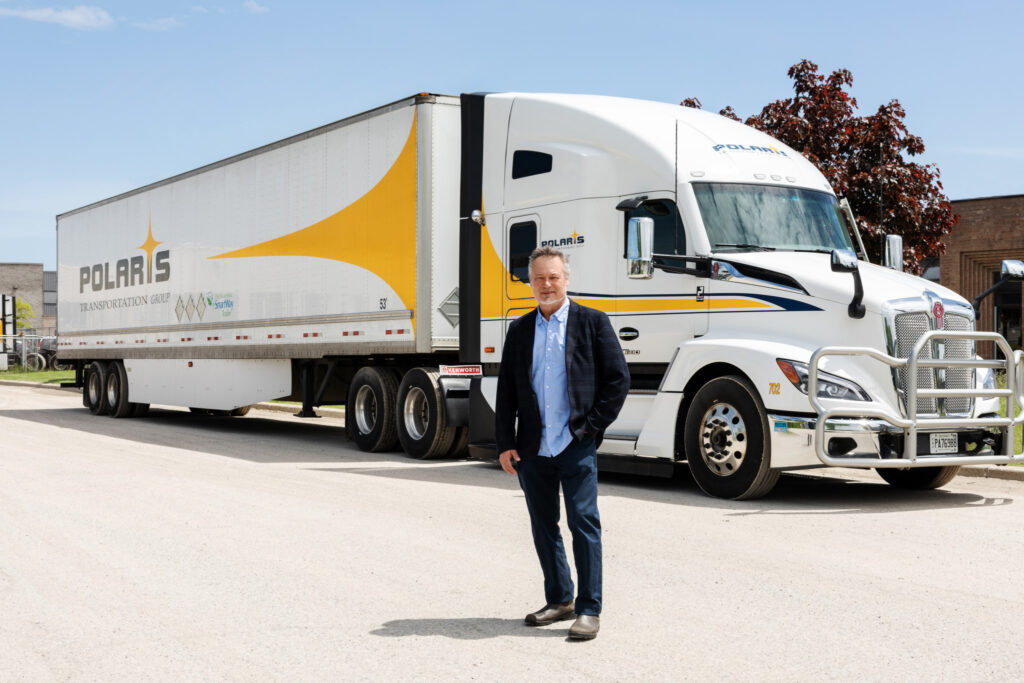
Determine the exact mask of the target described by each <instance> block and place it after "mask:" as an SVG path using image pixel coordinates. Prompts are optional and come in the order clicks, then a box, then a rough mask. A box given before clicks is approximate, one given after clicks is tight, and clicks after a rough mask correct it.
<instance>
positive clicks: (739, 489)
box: [463, 94, 1021, 498]
mask: <svg viewBox="0 0 1024 683" xmlns="http://www.w3.org/2000/svg"><path fill="white" fill-rule="evenodd" d="M481 97H482V98H483V106H482V107H481V109H482V125H481V126H480V129H482V145H481V150H480V154H481V156H482V158H481V162H482V163H481V164H480V168H481V178H480V181H481V182H480V184H481V193H480V196H481V197H482V205H481V206H478V207H474V208H477V209H479V213H478V214H476V221H477V225H478V226H479V227H476V228H473V227H471V228H470V230H473V229H476V230H479V253H480V254H481V256H480V281H479V283H480V284H479V289H480V294H479V296H480V301H479V306H480V309H479V310H480V331H479V335H480V341H479V361H480V362H482V363H483V364H484V367H485V375H486V376H485V377H484V378H482V379H481V380H479V392H480V396H482V397H484V398H486V399H487V400H488V403H489V404H490V405H493V399H494V393H495V391H496V377H495V376H494V375H495V374H496V367H497V364H498V363H499V362H500V354H501V347H502V341H503V338H504V334H505V330H506V329H507V326H508V323H509V322H510V321H511V320H513V319H514V318H516V317H518V316H520V315H522V314H523V313H525V312H526V311H528V310H530V308H532V306H533V305H534V304H533V300H532V298H531V296H530V290H529V287H528V286H527V284H526V282H525V280H526V271H525V266H526V260H525V259H526V257H527V256H528V254H529V253H530V251H531V250H532V249H533V248H535V247H537V246H541V245H547V244H550V245H552V246H555V247H557V248H559V249H562V250H563V251H564V252H565V253H566V254H567V255H568V258H569V262H570V266H571V278H570V284H569V295H570V297H572V298H573V299H575V300H576V301H578V302H579V303H581V304H584V305H587V306H592V307H594V308H598V309H600V310H603V311H605V312H606V313H607V314H608V315H609V317H610V318H611V320H612V324H613V326H614V328H615V329H616V330H617V331H618V334H619V339H620V342H621V344H622V348H623V352H624V353H625V354H626V359H627V361H628V363H629V366H630V370H631V373H632V378H633V387H632V390H631V392H630V395H629V397H628V399H627V402H626V405H625V407H624V408H623V410H622V413H621V415H620V416H619V418H618V419H617V420H616V421H615V422H614V423H613V424H612V425H611V427H610V428H609V429H608V431H607V434H606V437H605V440H604V442H603V443H602V444H601V446H600V448H599V456H600V459H601V464H602V467H604V468H606V469H613V470H614V469H619V470H632V469H640V470H646V471H652V472H657V471H659V470H662V467H661V466H663V465H665V464H671V463H673V462H676V461H680V460H686V461H687V462H688V464H689V468H690V470H691V471H692V473H693V477H694V479H695V480H696V481H697V483H698V484H699V485H700V487H701V488H702V489H703V490H704V491H705V492H707V493H708V494H710V495H713V496H720V497H726V498H749V497H756V496H759V495H764V494H765V493H767V492H768V491H769V490H770V489H771V488H772V486H773V485H774V484H775V482H776V480H777V478H778V476H779V473H780V472H782V471H785V470H795V469H801V468H808V467H820V466H823V465H829V466H835V465H842V466H850V467H861V468H877V469H878V471H879V473H880V474H881V475H882V477H883V478H884V479H886V480H887V481H889V482H890V483H893V484H896V485H902V486H909V487H919V488H930V487H935V486H940V485H942V484H944V483H946V482H947V481H949V480H950V479H951V478H952V477H953V476H955V474H956V471H957V468H958V467H959V466H960V465H962V464H965V463H1008V462H1013V461H1016V460H1019V459H1020V457H1021V455H1020V454H1015V453H1014V452H1013V449H1012V444H1013V430H1014V429H1015V426H1016V424H1017V421H1016V420H1015V419H1014V418H1013V415H1014V414H1015V413H1016V409H1013V410H1011V411H1010V414H1011V417H1010V418H1002V417H998V416H991V415H989V416H987V417H984V418H982V417H978V416H976V405H977V404H976V398H978V397H980V396H988V397H989V398H992V397H995V396H1001V397H1003V398H1006V399H1007V400H1008V401H1009V402H1010V403H1011V404H1012V403H1013V401H1012V400H1011V399H1015V398H1017V391H1018V387H1019V386H1020V382H1019V381H1016V380H1017V372H1018V371H1019V369H1020V366H1021V363H1020V352H1017V353H1016V354H1014V352H1012V350H1010V348H1009V346H1008V345H1007V344H1006V342H1005V340H1002V338H1000V337H999V336H998V335H995V334H993V333H978V332H976V331H975V329H974V327H975V317H974V312H973V310H972V308H971V306H970V304H969V303H968V302H967V301H965V300H964V299H963V298H962V297H961V296H959V295H958V294H957V293H955V292H953V291H951V290H949V289H946V288H944V287H941V286H939V285H936V284H933V283H931V282H928V281H926V280H923V279H921V278H918V277H914V276H911V275H908V274H905V273H903V272H900V271H899V270H896V269H893V268H886V267H882V266H880V265H875V264H871V263H868V262H867V261H866V260H858V257H857V256H856V253H857V252H858V251H859V252H861V258H862V259H863V247H862V246H861V245H860V244H859V236H858V237H857V242H858V244H857V245H855V244H854V240H853V239H852V238H851V230H849V229H848V222H849V221H850V220H852V215H850V219H847V218H846V215H848V214H849V212H848V211H846V212H844V211H843V208H842V207H841V206H840V203H839V201H838V200H837V198H836V196H835V194H834V193H833V191H832V189H831V188H830V187H829V184H828V183H827V181H826V180H825V178H824V176H822V174H821V173H820V172H819V171H818V170H817V169H816V168H815V167H814V166H813V165H812V164H811V163H810V162H808V161H807V160H806V159H804V158H803V157H802V156H801V155H800V154H799V153H798V152H796V151H794V150H792V149H790V148H789V147H786V146H785V145H783V144H781V143H780V142H778V141H777V140H774V139H772V138H771V137H769V136H767V135H765V134H764V133H761V132H759V131H757V130H755V129H753V128H750V127H747V126H744V125H742V124H739V123H737V122H734V121H731V120H729V119H726V118H724V117H721V116H717V115H714V114H710V113H707V112H703V111H698V110H693V109H687V108H684V107H680V106H675V105H668V104H660V103H653V102H643V101H637V100H625V99H618V98H610V97H590V96H574V95H524V94H501V95H487V96H481ZM464 116H465V113H464ZM464 122H465V118H464ZM463 140H464V144H465V141H466V137H465V129H464V138H463ZM463 154H464V157H463V159H464V167H463V174H464V175H463V178H464V185H463V188H464V192H465V187H466V185H465V174H466V165H465V158H466V157H465V154H466V150H465V148H464V151H463ZM465 199H466V197H465V195H464V204H463V206H464V207H468V206H470V204H466V203H465ZM463 215H467V214H465V213H464V214H463ZM853 227H854V230H855V226H853ZM854 234H856V233H855V232H854ZM466 235H467V233H466V232H465V231H464V232H463V239H464V242H465V241H466ZM474 246H475V245H474ZM900 270H901V268H900ZM465 291H466V288H464V289H463V292H465ZM978 340H992V341H995V343H996V345H997V346H998V347H999V348H1000V350H1001V351H1002V353H1003V357H1004V360H1001V361H985V360H980V359H978V358H977V357H976V354H975V342H976V341H978ZM470 360H475V359H470ZM997 367H998V368H1003V369H1004V370H1005V371H1006V377H1007V387H1006V388H1005V389H997V388H995V387H991V386H990V387H988V388H986V387H978V386H976V370H977V369H978V368H997ZM1020 403H1021V401H1020V400H1019V399H1018V400H1017V404H1018V405H1019V404H1020ZM474 435H475V436H476V437H477V438H474ZM481 436H483V437H484V438H480V437H481ZM474 442H476V443H481V442H486V433H483V434H481V432H479V431H478V430H473V429H472V428H471V443H474ZM663 471H664V470H663Z"/></svg>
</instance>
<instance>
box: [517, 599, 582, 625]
mask: <svg viewBox="0 0 1024 683" xmlns="http://www.w3.org/2000/svg"><path fill="white" fill-rule="evenodd" d="M575 610H576V603H573V602H570V603H567V604H565V605H560V604H558V603H557V602H553V603H551V604H550V605H544V606H543V607H541V608H540V609H539V610H537V611H536V612H532V613H530V614H527V615H526V619H524V620H523V621H525V622H526V625H527V626H547V625H548V624H553V623H555V622H556V621H565V620H566V619H572V615H573V614H574V613H575Z"/></svg>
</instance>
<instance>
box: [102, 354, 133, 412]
mask: <svg viewBox="0 0 1024 683" xmlns="http://www.w3.org/2000/svg"><path fill="white" fill-rule="evenodd" d="M106 387H107V389H106V393H107V415H109V416H110V417H128V416H129V415H131V413H132V404H131V403H129V402H128V375H127V374H125V371H124V365H123V364H122V363H121V361H119V360H115V361H111V362H110V364H109V365H108V366H107V383H106Z"/></svg>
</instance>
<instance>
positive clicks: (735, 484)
mask: <svg viewBox="0 0 1024 683" xmlns="http://www.w3.org/2000/svg"><path fill="white" fill-rule="evenodd" d="M768 435H769V432H768V418H767V415H766V413H765V410H764V406H763V405H762V404H761V399H760V398H759V397H758V395H757V392H756V391H755V390H754V388H753V387H752V386H750V383H749V382H747V380H746V379H744V378H743V377H739V376H737V375H728V376H726V377H717V378H715V379H713V380H711V381H709V382H707V383H706V384H705V385H704V386H702V387H701V388H700V389H698V390H697V393H696V394H695V395H694V397H693V400H692V401H691V402H690V406H689V409H688V410H687V413H686V426H685V432H684V437H683V444H684V446H685V449H686V461H687V464H688V465H689V466H690V472H691V473H692V474H693V479H694V481H696V482H697V485H698V486H699V487H700V488H701V490H702V491H704V493H706V494H708V495H709V496H713V497H716V498H731V499H732V500H745V499H750V498H759V497H761V496H763V495H765V494H767V493H768V492H769V491H771V490H772V488H773V487H774V486H775V483H776V482H777V481H778V480H779V470H773V469H772V468H771V441H770V439H769V438H768Z"/></svg>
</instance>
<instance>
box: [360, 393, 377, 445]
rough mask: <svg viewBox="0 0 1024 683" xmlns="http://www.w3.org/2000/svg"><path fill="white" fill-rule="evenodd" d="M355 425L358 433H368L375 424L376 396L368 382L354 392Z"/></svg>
mask: <svg viewBox="0 0 1024 683" xmlns="http://www.w3.org/2000/svg"><path fill="white" fill-rule="evenodd" d="M355 413H356V414H355V418H356V427H358V428H359V433H360V434H369V433H370V432H372V431H373V428H374V427H376V426H377V397H376V396H375V395H374V393H373V389H371V388H370V386H369V385H368V384H364V385H363V386H361V387H359V391H357V392H356V409H355Z"/></svg>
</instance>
